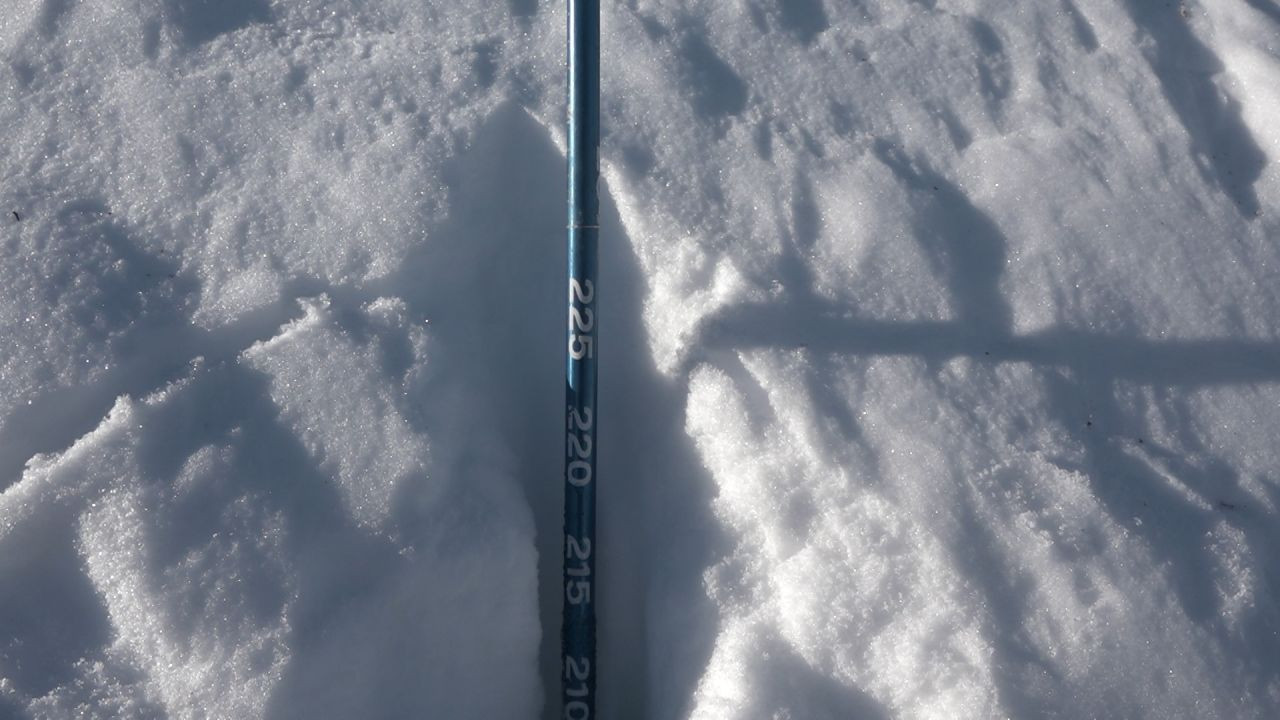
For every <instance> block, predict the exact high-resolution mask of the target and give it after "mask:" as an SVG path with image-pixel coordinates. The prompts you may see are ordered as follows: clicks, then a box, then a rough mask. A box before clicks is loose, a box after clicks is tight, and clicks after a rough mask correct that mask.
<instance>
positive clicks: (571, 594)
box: [564, 535, 591, 605]
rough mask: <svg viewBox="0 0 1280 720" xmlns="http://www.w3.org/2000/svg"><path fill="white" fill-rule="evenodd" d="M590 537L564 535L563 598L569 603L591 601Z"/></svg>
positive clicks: (575, 603) (580, 603) (577, 603)
mask: <svg viewBox="0 0 1280 720" xmlns="http://www.w3.org/2000/svg"><path fill="white" fill-rule="evenodd" d="M590 560H591V538H582V539H581V540H579V539H578V538H576V537H574V536H572V535H565V536H564V574H565V576H566V577H565V581H564V599H565V602H567V603H569V604H570V605H582V604H583V603H589V602H591V564H590Z"/></svg>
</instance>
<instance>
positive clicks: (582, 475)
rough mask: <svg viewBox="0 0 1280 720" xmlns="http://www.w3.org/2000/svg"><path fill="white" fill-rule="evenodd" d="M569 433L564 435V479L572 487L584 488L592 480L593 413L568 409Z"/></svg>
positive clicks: (587, 409)
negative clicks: (566, 461)
mask: <svg viewBox="0 0 1280 720" xmlns="http://www.w3.org/2000/svg"><path fill="white" fill-rule="evenodd" d="M568 410H569V411H568V413H567V415H568V418H569V428H568V429H569V432H568V434H566V435H565V456H566V458H567V459H568V464H567V465H565V478H566V479H567V480H568V481H569V484H570V485H572V486H574V487H586V486H587V485H590V484H591V480H592V474H593V473H592V462H591V453H592V452H594V451H595V447H594V445H595V442H593V441H592V437H593V435H592V433H591V427H592V425H593V422H594V421H593V416H594V415H595V413H593V412H592V411H591V408H589V407H588V408H582V409H581V410H578V408H574V407H570V408H569V409H568Z"/></svg>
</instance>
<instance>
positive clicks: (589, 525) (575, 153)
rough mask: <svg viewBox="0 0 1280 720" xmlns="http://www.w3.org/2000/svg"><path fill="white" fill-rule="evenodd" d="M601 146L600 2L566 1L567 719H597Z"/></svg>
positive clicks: (563, 680)
mask: <svg viewBox="0 0 1280 720" xmlns="http://www.w3.org/2000/svg"><path fill="white" fill-rule="evenodd" d="M599 145H600V0H569V286H568V295H569V316H568V323H569V332H568V348H567V349H568V368H567V374H566V381H567V382H566V387H565V390H566V392H565V396H566V400H567V407H566V411H565V428H566V438H565V474H564V616H563V625H562V630H561V632H562V635H561V643H562V660H561V662H562V666H561V670H562V673H561V676H560V677H561V700H562V704H561V706H562V717H563V718H565V719H566V720H588V719H589V718H594V717H595V696H596V672H597V667H596V613H595V598H596V592H595V590H596V582H595V578H596V568H595V558H596V549H597V548H596V544H595V540H596V537H595V534H596V518H595V512H596V495H595V489H596V453H595V449H596V448H595V446H596V421H597V417H596V356H597V352H598V348H597V347H596V319H597V318H596V245H597V240H598V237H599V234H600V226H599V206H600V198H599V195H598V193H597V188H596V186H597V184H598V180H599V175H600V171H599Z"/></svg>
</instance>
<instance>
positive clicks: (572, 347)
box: [569, 278, 596, 360]
mask: <svg viewBox="0 0 1280 720" xmlns="http://www.w3.org/2000/svg"><path fill="white" fill-rule="evenodd" d="M595 296H596V288H595V284H594V283H592V282H591V281H590V280H583V281H582V282H578V280H577V279H576V278H570V279H569V357H572V358H573V359H574V360H582V359H584V358H591V357H595V336H594V335H592V332H593V331H594V330H595V327H596V315H595V311H593V310H592V309H591V308H590V307H583V308H579V307H578V305H586V306H590V305H591V303H592V301H594V300H595Z"/></svg>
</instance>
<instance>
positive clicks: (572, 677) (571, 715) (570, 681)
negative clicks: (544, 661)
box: [564, 655, 591, 720]
mask: <svg viewBox="0 0 1280 720" xmlns="http://www.w3.org/2000/svg"><path fill="white" fill-rule="evenodd" d="M589 677H591V660H590V659H588V658H576V657H573V656H572V655H565V656H564V680H565V690H564V694H565V696H566V698H573V699H571V700H569V702H566V703H565V704H564V720H589V718H590V717H591V706H589V705H587V703H586V702H584V701H583V700H580V699H578V698H585V697H586V696H587V693H588V690H587V679H588V678H589ZM574 683H576V684H574Z"/></svg>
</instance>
